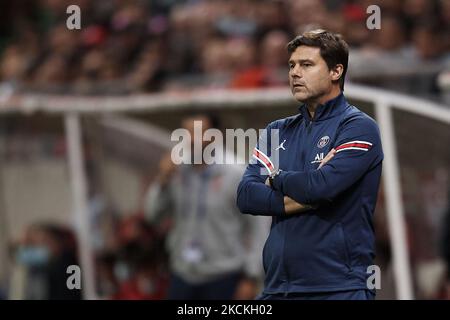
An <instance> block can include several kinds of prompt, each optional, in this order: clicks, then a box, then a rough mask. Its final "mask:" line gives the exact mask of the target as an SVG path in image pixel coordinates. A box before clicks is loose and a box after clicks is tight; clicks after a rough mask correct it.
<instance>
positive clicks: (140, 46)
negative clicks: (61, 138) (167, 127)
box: [0, 0, 450, 95]
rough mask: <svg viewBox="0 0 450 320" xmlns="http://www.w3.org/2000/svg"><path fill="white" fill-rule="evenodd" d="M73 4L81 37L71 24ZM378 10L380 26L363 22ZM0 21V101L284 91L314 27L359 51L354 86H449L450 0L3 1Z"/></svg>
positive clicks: (422, 89)
mask: <svg viewBox="0 0 450 320" xmlns="http://www.w3.org/2000/svg"><path fill="white" fill-rule="evenodd" d="M72 4H77V5H78V6H79V7H80V9H81V29H80V30H68V28H67V26H66V20H67V18H68V17H69V14H67V13H66V8H67V7H68V6H69V5H72ZM373 4H378V5H379V6H380V8H381V29H380V30H369V29H368V28H367V26H366V20H367V18H368V17H369V15H370V14H368V13H366V9H367V7H368V6H369V5H373ZM0 18H1V19H0V24H1V27H0V30H1V31H0V90H1V91H0V95H2V94H3V95H7V94H11V93H12V92H22V91H32V92H33V91H39V92H51V93H76V94H127V93H140V92H155V91H171V92H180V91H184V90H191V89H192V88H200V89H210V88H258V87H265V86H277V85H285V84H286V83H287V62H286V61H287V52H286V49H285V46H286V43H287V42H288V41H289V40H290V39H291V38H292V37H294V36H295V35H296V34H299V33H301V32H303V31H305V30H306V29H309V28H317V27H322V28H326V29H330V30H333V31H335V32H340V33H341V34H343V36H344V37H345V39H346V41H347V42H348V43H349V44H350V46H351V48H352V50H351V56H350V60H351V62H350V67H351V68H350V70H349V73H348V76H349V77H350V78H351V79H352V78H353V79H355V80H358V81H362V82H368V83H371V84H380V85H385V86H386V85H388V86H389V85H390V86H394V88H395V85H398V82H399V81H398V77H409V78H408V79H409V80H411V81H404V82H403V85H402V86H403V87H401V88H400V87H399V88H398V89H400V90H409V91H410V92H414V93H424V94H432V95H439V93H440V92H441V91H442V90H446V88H447V86H448V83H447V82H446V81H445V79H446V78H445V75H446V74H448V73H447V71H448V70H450V40H449V39H450V36H449V35H450V0H385V1H372V0H370V1H367V0H361V1H357V0H346V1H338V0H301V1H300V0H285V1H281V0H278V1H277V0H267V1H263V0H261V1H256V0H209V1H204V0H152V1H150V0H96V1H93V0H77V1H73V0H31V1H26V2H25V1H9V2H6V3H4V4H3V5H2V10H1V12H0ZM445 70H447V71H445ZM384 75H387V79H386V81H382V83H379V82H380V81H379V80H380V77H381V78H383V76H384ZM418 76H419V77H418ZM389 79H391V82H389ZM442 79H444V80H442ZM406 80H407V79H406Z"/></svg>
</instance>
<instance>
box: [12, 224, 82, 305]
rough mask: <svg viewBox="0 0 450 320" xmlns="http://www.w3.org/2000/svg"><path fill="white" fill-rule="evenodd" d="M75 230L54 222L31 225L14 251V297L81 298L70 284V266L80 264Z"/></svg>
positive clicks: (78, 292) (78, 291) (40, 298)
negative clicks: (70, 287) (73, 231)
mask: <svg viewBox="0 0 450 320" xmlns="http://www.w3.org/2000/svg"><path fill="white" fill-rule="evenodd" d="M76 251H77V249H76V242H75V238H74V235H73V233H72V232H71V231H70V230H68V229H66V228H63V227H60V226H56V225H52V224H38V225H33V226H31V227H30V228H28V229H27V230H26V232H25V235H24V238H23V239H22V240H21V241H20V242H19V243H18V244H17V246H16V248H15V249H14V251H13V258H14V259H15V264H16V268H15V272H14V273H13V280H12V284H11V290H10V291H11V294H10V298H11V299H32V300H35V299H39V300H43V299H48V300H74V299H81V290H77V289H74V290H70V289H68V288H67V278H68V274H67V272H66V271H67V268H68V267H69V266H70V265H77V264H78V263H77V257H76Z"/></svg>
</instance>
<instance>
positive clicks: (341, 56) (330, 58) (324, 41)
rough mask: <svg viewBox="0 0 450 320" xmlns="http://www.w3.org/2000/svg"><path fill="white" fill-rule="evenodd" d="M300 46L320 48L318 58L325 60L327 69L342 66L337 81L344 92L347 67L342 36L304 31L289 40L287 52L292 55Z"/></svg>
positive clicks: (345, 49) (320, 30) (345, 46)
mask: <svg viewBox="0 0 450 320" xmlns="http://www.w3.org/2000/svg"><path fill="white" fill-rule="evenodd" d="M300 46H308V47H317V48H320V56H321V57H322V58H323V60H325V62H326V63H327V66H328V68H329V69H332V68H334V67H335V66H336V65H337V64H342V65H343V66H344V71H343V72H342V76H341V78H340V79H339V86H340V87H341V90H344V82H345V74H346V73H347V67H348V44H347V43H346V42H345V41H344V39H343V38H342V36H341V35H340V34H337V33H332V32H330V31H326V30H323V29H317V30H312V31H306V32H304V33H303V34H301V35H299V36H297V37H295V38H294V39H293V40H291V41H290V42H289V43H288V44H287V50H288V52H289V53H292V52H294V51H295V50H296V49H297V48H298V47H300Z"/></svg>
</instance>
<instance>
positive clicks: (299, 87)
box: [292, 83, 305, 89]
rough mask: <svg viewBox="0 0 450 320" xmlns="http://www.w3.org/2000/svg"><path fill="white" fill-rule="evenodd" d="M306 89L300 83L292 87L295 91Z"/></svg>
mask: <svg viewBox="0 0 450 320" xmlns="http://www.w3.org/2000/svg"><path fill="white" fill-rule="evenodd" d="M304 87H305V85H303V84H300V83H294V84H293V85H292V88H293V89H301V88H304Z"/></svg>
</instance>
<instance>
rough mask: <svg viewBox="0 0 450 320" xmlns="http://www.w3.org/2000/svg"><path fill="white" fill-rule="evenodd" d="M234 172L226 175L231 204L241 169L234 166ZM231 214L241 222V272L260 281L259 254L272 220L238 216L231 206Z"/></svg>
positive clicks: (261, 274)
mask: <svg viewBox="0 0 450 320" xmlns="http://www.w3.org/2000/svg"><path fill="white" fill-rule="evenodd" d="M235 168H236V170H231V169H230V170H229V171H228V173H227V174H228V175H230V178H231V179H232V183H231V184H230V185H232V186H233V187H232V188H231V189H232V190H230V192H229V194H230V195H229V197H230V200H231V201H232V203H236V201H237V199H236V196H237V194H236V185H237V184H238V183H239V181H240V179H241V177H242V173H243V171H244V170H243V169H244V168H241V166H235ZM232 210H233V212H234V211H235V212H236V214H237V215H238V216H239V218H240V221H242V229H241V232H240V235H241V242H242V243H243V244H244V248H245V258H244V266H243V270H242V271H243V272H244V275H245V276H247V277H249V278H254V279H259V280H261V279H262V277H263V276H264V270H263V265H262V260H261V252H262V250H263V247H264V243H265V241H266V238H267V235H268V234H269V229H270V224H271V221H272V219H271V218H270V217H263V216H252V215H248V214H244V215H242V214H240V213H239V211H238V208H236V206H233V208H232Z"/></svg>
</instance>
